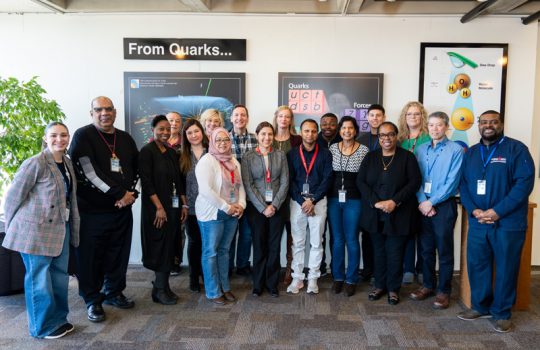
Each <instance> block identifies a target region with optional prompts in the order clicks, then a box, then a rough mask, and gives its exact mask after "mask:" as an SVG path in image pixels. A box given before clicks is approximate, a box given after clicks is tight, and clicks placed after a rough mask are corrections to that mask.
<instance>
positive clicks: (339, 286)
mask: <svg viewBox="0 0 540 350" xmlns="http://www.w3.org/2000/svg"><path fill="white" fill-rule="evenodd" d="M342 290H343V281H334V283H333V284H332V292H334V294H339V293H341V291H342Z"/></svg>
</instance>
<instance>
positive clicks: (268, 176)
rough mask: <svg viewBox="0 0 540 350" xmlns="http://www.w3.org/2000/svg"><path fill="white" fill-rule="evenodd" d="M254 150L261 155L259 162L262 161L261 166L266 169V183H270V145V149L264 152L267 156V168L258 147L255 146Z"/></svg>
mask: <svg viewBox="0 0 540 350" xmlns="http://www.w3.org/2000/svg"><path fill="white" fill-rule="evenodd" d="M255 151H257V153H258V154H259V155H260V156H261V162H262V166H263V169H266V183H267V184H269V183H270V156H269V154H270V152H272V147H270V151H269V152H268V153H267V154H266V156H267V157H268V168H267V167H266V164H265V161H264V156H263V155H262V153H261V150H260V149H259V147H257V148H256V149H255Z"/></svg>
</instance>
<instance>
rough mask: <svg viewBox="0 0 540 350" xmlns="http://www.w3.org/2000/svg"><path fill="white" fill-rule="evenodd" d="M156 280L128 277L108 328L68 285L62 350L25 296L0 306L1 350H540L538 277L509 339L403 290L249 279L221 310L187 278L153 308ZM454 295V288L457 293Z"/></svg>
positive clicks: (240, 280)
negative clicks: (378, 291)
mask: <svg viewBox="0 0 540 350" xmlns="http://www.w3.org/2000/svg"><path fill="white" fill-rule="evenodd" d="M151 279H152V273H151V272H150V271H148V270H145V269H143V268H141V267H130V269H129V275H128V287H127V289H126V291H125V294H126V295H127V296H129V297H131V298H133V299H134V300H135V301H136V306H135V308H134V309H131V310H119V309H115V308H112V307H110V306H106V305H105V306H104V307H105V311H106V313H107V320H106V321H105V322H103V323H99V324H94V323H91V322H89V321H88V320H87V318H86V309H85V307H84V303H83V301H82V299H81V298H80V297H79V296H78V295H77V281H76V279H72V280H71V282H70V308H71V313H70V316H69V320H70V321H71V322H72V323H73V324H74V325H75V327H76V329H75V331H74V332H73V333H71V334H70V335H68V336H66V337H64V338H61V339H58V340H35V339H33V338H31V337H30V336H29V335H28V329H27V323H26V313H25V303H24V296H23V295H22V294H20V295H14V296H8V297H0V349H17V350H20V349H77V350H81V349H107V350H117V349H126V350H127V349H398V348H399V349H506V348H512V349H521V348H524V349H539V348H540V301H539V297H540V275H534V276H533V286H532V290H531V291H532V305H531V307H530V310H529V311H527V312H515V313H514V315H513V321H514V323H515V325H516V330H515V331H514V332H513V333H507V334H499V333H496V332H494V331H493V329H492V326H491V322H490V321H489V320H486V319H483V320H477V321H472V322H471V321H469V322H467V321H461V320H459V319H457V318H456V314H457V313H458V312H460V311H461V310H462V309H463V308H462V306H461V304H459V303H458V302H457V300H456V297H455V296H454V297H453V298H452V304H451V306H450V308H449V309H447V310H443V311H434V310H432V309H431V301H432V300H431V301H423V302H416V301H411V300H409V299H408V298H407V297H406V295H407V293H408V292H410V291H412V290H413V289H415V288H416V287H417V285H416V284H412V285H410V286H405V287H404V288H403V289H402V302H401V303H400V304H399V305H397V306H390V305H388V303H387V302H386V299H381V300H379V301H376V302H370V301H368V300H367V293H368V291H369V290H370V289H371V288H370V286H369V285H367V284H362V285H360V286H359V288H358V291H357V294H356V295H354V296H353V297H350V298H348V297H346V296H345V295H343V294H340V295H334V294H332V292H331V290H330V287H331V284H332V281H331V278H330V277H329V276H327V277H323V278H322V279H321V280H320V283H319V287H320V289H321V291H320V294H319V295H316V296H313V295H307V294H306V293H305V289H304V291H302V292H301V293H300V294H299V295H287V294H286V293H285V292H284V287H283V286H282V288H281V291H282V294H281V296H280V297H279V298H277V299H276V298H271V297H270V296H269V295H268V294H263V295H262V296H261V297H259V298H256V297H253V296H252V295H251V283H250V280H249V279H248V278H246V277H239V276H233V278H232V286H233V291H234V293H235V294H236V296H237V297H238V299H239V301H238V302H236V303H233V304H229V305H226V306H215V305H213V304H211V303H210V302H208V301H207V300H206V298H205V297H204V294H194V293H191V292H189V290H188V289H187V285H188V278H187V272H186V271H185V269H184V272H183V273H182V274H181V275H180V276H176V277H171V285H172V288H173V290H174V291H175V292H176V293H177V294H179V296H180V298H181V300H180V302H179V304H178V305H175V306H163V305H158V304H155V303H153V302H152V301H151V299H150V292H151V283H150V281H151ZM455 290H456V291H457V290H458V289H457V287H456V288H455Z"/></svg>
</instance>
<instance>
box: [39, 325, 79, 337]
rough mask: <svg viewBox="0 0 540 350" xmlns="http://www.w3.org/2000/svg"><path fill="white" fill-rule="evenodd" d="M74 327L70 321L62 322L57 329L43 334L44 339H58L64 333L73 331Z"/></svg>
mask: <svg viewBox="0 0 540 350" xmlns="http://www.w3.org/2000/svg"><path fill="white" fill-rule="evenodd" d="M74 329H75V327H74V326H73V325H72V324H71V323H64V324H63V325H61V326H60V327H59V328H58V329H57V330H55V331H54V332H52V333H49V334H47V335H46V336H45V339H58V338H62V337H63V336H64V335H66V334H68V333H71V332H73V330H74Z"/></svg>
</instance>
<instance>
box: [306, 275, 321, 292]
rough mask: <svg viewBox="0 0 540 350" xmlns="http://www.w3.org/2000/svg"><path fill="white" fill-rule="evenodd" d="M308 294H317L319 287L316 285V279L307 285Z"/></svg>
mask: <svg viewBox="0 0 540 350" xmlns="http://www.w3.org/2000/svg"><path fill="white" fill-rule="evenodd" d="M307 293H308V294H319V286H318V285H317V279H316V278H314V279H310V280H309V281H308V285H307Z"/></svg>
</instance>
